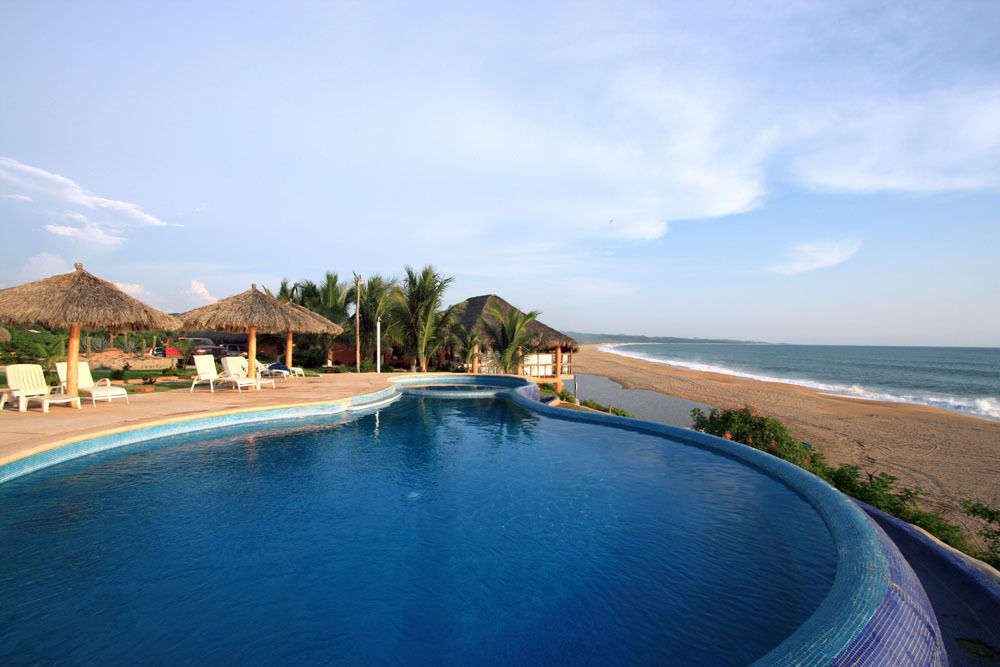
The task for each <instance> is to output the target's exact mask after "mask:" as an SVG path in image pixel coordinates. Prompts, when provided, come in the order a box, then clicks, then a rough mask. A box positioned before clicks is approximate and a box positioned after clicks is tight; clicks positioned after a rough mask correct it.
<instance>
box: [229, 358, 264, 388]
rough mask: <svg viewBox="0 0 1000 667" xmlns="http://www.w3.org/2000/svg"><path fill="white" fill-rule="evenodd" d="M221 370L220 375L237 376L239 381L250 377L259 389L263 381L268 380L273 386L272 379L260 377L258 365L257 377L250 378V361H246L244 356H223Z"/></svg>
mask: <svg viewBox="0 0 1000 667" xmlns="http://www.w3.org/2000/svg"><path fill="white" fill-rule="evenodd" d="M222 370H223V375H222V377H233V378H238V379H240V380H241V381H242V380H248V379H252V380H253V381H254V383H255V384H256V385H257V389H260V385H261V384H262V383H264V382H270V383H271V386H272V387H273V386H274V380H270V379H266V378H263V377H261V374H260V367H259V366H258V368H257V377H256V378H250V362H249V361H247V359H246V357H225V358H224V359H223V360H222Z"/></svg>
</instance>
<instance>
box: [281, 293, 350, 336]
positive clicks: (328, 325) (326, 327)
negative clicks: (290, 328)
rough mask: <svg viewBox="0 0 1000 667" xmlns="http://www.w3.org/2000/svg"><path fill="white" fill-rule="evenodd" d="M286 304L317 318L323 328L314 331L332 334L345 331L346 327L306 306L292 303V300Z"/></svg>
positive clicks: (307, 315) (335, 334) (312, 317)
mask: <svg viewBox="0 0 1000 667" xmlns="http://www.w3.org/2000/svg"><path fill="white" fill-rule="evenodd" d="M285 305H286V306H289V307H291V308H292V310H295V311H298V312H300V313H301V314H303V315H305V316H306V317H309V318H311V319H314V320H316V322H317V323H318V324H319V326H320V327H321V328H322V329H323V330H322V331H316V332H314V333H327V334H330V335H332V336H337V335H340V334H342V333H344V327H342V326H340V325H339V324H337V323H336V322H332V321H330V320H328V319H326V318H325V317H323V316H322V315H320V314H319V313H317V312H315V311H312V310H309V309H308V308H306V307H305V306H300V305H299V304H297V303H292V302H291V301H289V302H288V303H286V304H285Z"/></svg>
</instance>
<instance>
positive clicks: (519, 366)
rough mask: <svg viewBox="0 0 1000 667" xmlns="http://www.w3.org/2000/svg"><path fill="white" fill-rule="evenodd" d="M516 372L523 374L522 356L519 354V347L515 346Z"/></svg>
mask: <svg viewBox="0 0 1000 667" xmlns="http://www.w3.org/2000/svg"><path fill="white" fill-rule="evenodd" d="M517 374H518V375H524V357H523V356H521V348H517Z"/></svg>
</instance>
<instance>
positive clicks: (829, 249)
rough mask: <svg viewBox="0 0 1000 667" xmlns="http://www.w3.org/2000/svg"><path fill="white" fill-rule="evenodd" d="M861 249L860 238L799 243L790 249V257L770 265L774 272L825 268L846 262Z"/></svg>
mask: <svg viewBox="0 0 1000 667" xmlns="http://www.w3.org/2000/svg"><path fill="white" fill-rule="evenodd" d="M860 249H861V241H860V240H859V239H853V240H847V241H819V242H814V243H799V244H797V245H795V246H792V248H791V249H790V252H789V253H788V254H789V258H788V259H787V260H786V261H785V262H783V263H781V264H775V265H773V266H771V267H770V269H769V270H770V271H771V272H772V273H780V274H784V275H795V274H798V273H805V272H806V271H814V270H816V269H825V268H827V267H831V266H836V265H837V264H842V263H843V262H846V261H847V260H849V259H850V258H851V257H853V256H854V254H855V253H856V252H857V251H858V250H860Z"/></svg>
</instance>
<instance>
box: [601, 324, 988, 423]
mask: <svg viewBox="0 0 1000 667" xmlns="http://www.w3.org/2000/svg"><path fill="white" fill-rule="evenodd" d="M601 349H603V350H605V351H608V352H614V353H616V354H621V355H624V356H629V357H635V358H639V359H645V360H647V361H653V362H657V363H664V364H669V365H671V366H679V367H681V368H688V369H691V370H697V371H708V372H712V373H723V374H726V375H735V376H738V377H744V378H749V379H752V380H766V381H771V382H786V383H790V384H796V385H801V386H803V387H809V388H811V389H816V390H818V391H821V392H826V393H830V394H838V395H844V396H851V397H855V398H861V399H871V400H880V401H895V402H904V403H919V404H922V405H931V406H934V407H939V408H946V409H949V410H954V411H957V412H960V413H963V414H967V415H971V416H974V417H980V418H988V419H1000V348H996V347H990V348H983V347H981V348H969V347H888V346H853V345H761V344H716V343H634V344H633V343H629V344H622V345H605V346H602V347H601Z"/></svg>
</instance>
